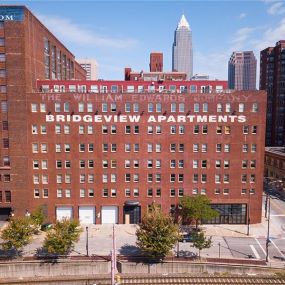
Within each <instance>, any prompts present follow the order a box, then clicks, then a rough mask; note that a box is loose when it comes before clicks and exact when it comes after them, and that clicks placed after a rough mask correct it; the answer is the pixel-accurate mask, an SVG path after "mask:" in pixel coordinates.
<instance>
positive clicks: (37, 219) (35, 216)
mask: <svg viewBox="0 0 285 285" xmlns="http://www.w3.org/2000/svg"><path fill="white" fill-rule="evenodd" d="M29 219H30V223H31V226H32V227H33V231H34V234H37V233H38V232H39V230H40V227H41V225H42V224H43V222H44V220H45V219H46V217H45V215H44V211H43V207H42V206H40V207H38V208H37V209H36V210H35V211H33V212H32V213H31V216H30V217H29Z"/></svg>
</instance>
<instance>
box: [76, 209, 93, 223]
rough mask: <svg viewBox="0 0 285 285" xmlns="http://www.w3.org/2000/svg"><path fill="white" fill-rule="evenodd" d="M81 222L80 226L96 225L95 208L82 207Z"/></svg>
mask: <svg viewBox="0 0 285 285" xmlns="http://www.w3.org/2000/svg"><path fill="white" fill-rule="evenodd" d="M79 222H80V224H95V207H92V206H80V207H79Z"/></svg>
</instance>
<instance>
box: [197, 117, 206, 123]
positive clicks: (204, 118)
mask: <svg viewBox="0 0 285 285" xmlns="http://www.w3.org/2000/svg"><path fill="white" fill-rule="evenodd" d="M207 121H208V118H207V116H200V115H198V116H197V123H203V122H205V123H206V122H207Z"/></svg>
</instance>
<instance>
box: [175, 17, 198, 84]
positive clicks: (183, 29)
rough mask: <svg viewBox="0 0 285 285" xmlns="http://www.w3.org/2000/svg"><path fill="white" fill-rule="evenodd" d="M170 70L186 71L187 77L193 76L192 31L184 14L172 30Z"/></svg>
mask: <svg viewBox="0 0 285 285" xmlns="http://www.w3.org/2000/svg"><path fill="white" fill-rule="evenodd" d="M172 71H180V72H181V71H182V72H186V73H187V79H190V78H191V77H192V76H193V50H192V31H191V29H190V26H189V23H188V22H187V20H186V18H185V16H184V15H182V17H181V19H180V22H179V23H178V26H177V28H176V30H175V32H174V42H173V46H172Z"/></svg>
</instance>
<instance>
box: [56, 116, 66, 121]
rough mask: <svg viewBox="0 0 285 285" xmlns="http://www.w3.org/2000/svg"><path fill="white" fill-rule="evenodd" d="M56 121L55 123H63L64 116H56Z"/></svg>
mask: <svg viewBox="0 0 285 285" xmlns="http://www.w3.org/2000/svg"><path fill="white" fill-rule="evenodd" d="M56 121H57V122H65V116H64V115H56Z"/></svg>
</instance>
